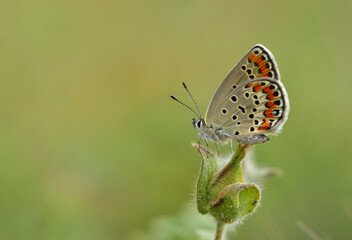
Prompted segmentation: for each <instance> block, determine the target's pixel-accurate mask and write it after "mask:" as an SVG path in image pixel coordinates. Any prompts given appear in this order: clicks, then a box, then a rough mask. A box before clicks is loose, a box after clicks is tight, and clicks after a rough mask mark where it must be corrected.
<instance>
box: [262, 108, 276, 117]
mask: <svg viewBox="0 0 352 240" xmlns="http://www.w3.org/2000/svg"><path fill="white" fill-rule="evenodd" d="M264 115H265V116H266V117H267V118H273V117H275V116H274V115H273V110H272V109H268V110H265V112H264Z"/></svg>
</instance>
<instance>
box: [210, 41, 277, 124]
mask: <svg viewBox="0 0 352 240" xmlns="http://www.w3.org/2000/svg"><path fill="white" fill-rule="evenodd" d="M257 78H268V79H276V81H280V73H279V68H278V66H277V63H276V60H275V58H274V56H273V54H272V53H271V52H270V51H269V50H268V49H267V48H265V47H264V46H262V45H260V44H257V45H255V46H254V47H253V48H252V49H251V50H249V52H248V53H247V54H246V55H245V56H244V57H243V58H242V59H241V60H240V61H239V63H237V65H236V66H235V67H234V68H233V69H232V71H231V72H230V73H229V74H228V75H227V77H226V78H225V79H224V81H223V82H222V83H221V84H220V86H219V88H218V89H217V90H216V92H215V94H214V96H213V98H212V100H211V101H210V104H209V106H208V109H207V111H206V114H205V122H206V123H207V124H209V125H212V126H221V125H222V124H223V123H224V121H226V117H225V116H224V115H222V114H219V113H218V111H219V108H220V107H221V106H222V104H223V103H224V101H226V100H228V99H226V97H227V96H228V95H230V94H231V93H233V92H235V91H236V88H238V87H239V86H240V85H241V84H242V83H244V82H246V81H249V80H254V79H257Z"/></svg>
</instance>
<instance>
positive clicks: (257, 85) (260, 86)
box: [253, 83, 262, 92]
mask: <svg viewBox="0 0 352 240" xmlns="http://www.w3.org/2000/svg"><path fill="white" fill-rule="evenodd" d="M253 89H254V91H256V92H258V91H259V90H260V89H262V85H260V83H257V84H256V85H254V87H253Z"/></svg>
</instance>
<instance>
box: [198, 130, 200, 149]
mask: <svg viewBox="0 0 352 240" xmlns="http://www.w3.org/2000/svg"><path fill="white" fill-rule="evenodd" d="M198 152H200V134H198Z"/></svg>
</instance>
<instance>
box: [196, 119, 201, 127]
mask: <svg viewBox="0 0 352 240" xmlns="http://www.w3.org/2000/svg"><path fill="white" fill-rule="evenodd" d="M197 126H198V128H201V127H202V121H201V120H199V121H198V122H197Z"/></svg>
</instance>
